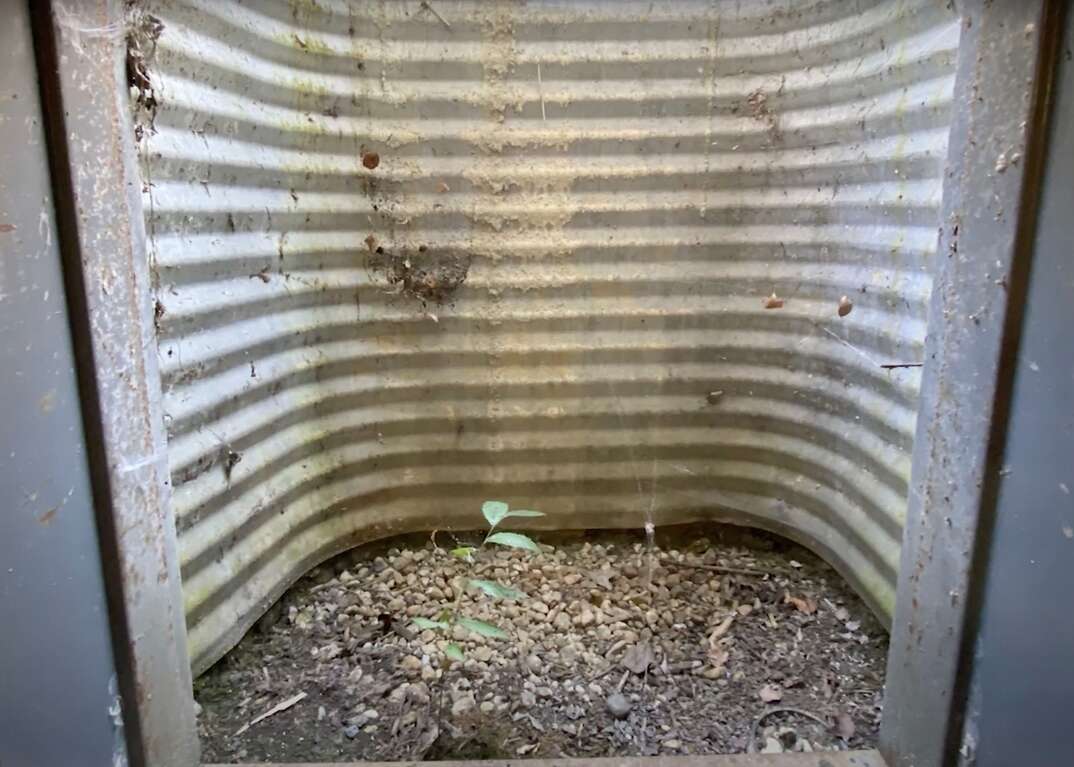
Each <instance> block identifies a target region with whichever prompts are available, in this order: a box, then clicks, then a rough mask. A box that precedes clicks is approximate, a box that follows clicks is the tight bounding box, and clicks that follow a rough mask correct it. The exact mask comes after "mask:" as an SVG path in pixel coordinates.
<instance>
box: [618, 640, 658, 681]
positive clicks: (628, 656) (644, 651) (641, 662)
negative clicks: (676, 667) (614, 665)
mask: <svg viewBox="0 0 1074 767" xmlns="http://www.w3.org/2000/svg"><path fill="white" fill-rule="evenodd" d="M619 663H620V665H622V667H623V668H625V669H628V670H630V671H633V672H634V673H635V674H643V673H645V669H647V668H649V666H651V665H652V663H653V648H652V647H650V646H649V643H648V642H638V643H637V644H636V645H634V646H632V647H630V648H629V649H628V650H627V651H626V652H625V653H623V659H622V660H621V661H619Z"/></svg>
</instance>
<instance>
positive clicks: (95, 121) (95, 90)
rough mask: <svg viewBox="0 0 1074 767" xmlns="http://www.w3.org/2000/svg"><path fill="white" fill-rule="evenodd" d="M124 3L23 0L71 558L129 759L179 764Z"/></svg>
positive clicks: (187, 698)
mask: <svg viewBox="0 0 1074 767" xmlns="http://www.w3.org/2000/svg"><path fill="white" fill-rule="evenodd" d="M125 7H126V3H124V2H122V0H93V1H92V2H91V1H90V0H66V1H60V0H56V1H54V2H51V3H39V4H33V13H34V14H35V21H34V26H35V30H34V32H35V35H34V37H35V46H36V48H37V54H38V72H39V76H40V78H41V90H42V94H43V103H44V108H45V117H46V125H47V133H48V140H49V152H50V156H51V163H52V167H51V169H52V179H53V185H54V195H55V204H56V217H57V222H58V232H59V244H60V249H61V252H62V253H63V259H64V268H65V272H66V274H67V284H68V286H69V290H68V301H69V304H70V307H71V308H70V311H71V324H72V329H73V333H74V341H75V347H76V351H77V353H78V356H79V363H80V364H79V373H80V385H81V395H82V398H83V414H84V420H85V429H86V433H87V443H88V460H89V464H90V469H91V473H92V480H93V491H94V505H95V507H96V512H97V516H98V530H99V537H100V545H101V549H100V552H97V551H93V552H82V553H81V554H80V556H88V557H89V558H90V559H91V560H93V561H100V562H101V566H102V567H103V569H104V577H105V582H106V586H107V587H108V590H109V601H110V605H111V607H112V614H111V626H112V638H113V646H114V648H115V655H116V668H117V671H118V679H119V692H120V694H121V697H122V702H123V708H122V721H123V726H124V728H125V730H126V732H127V738H128V740H127V743H128V754H127V756H128V757H129V759H130V762H131V763H132V764H134V765H153V767H158V766H162V767H167V766H169V765H176V766H177V767H179V766H180V765H182V766H183V767H187V766H188V765H191V764H194V763H196V761H197V741H196V736H195V733H194V720H193V705H192V699H191V686H190V667H189V664H188V658H187V655H186V652H185V630H184V621H183V612H182V601H181V593H180V584H179V568H178V558H177V552H176V537H175V527H174V520H173V518H172V516H171V514H170V505H169V493H168V486H167V482H168V472H167V451H166V441H165V434H164V428H163V415H162V412H161V404H160V389H159V382H160V374H159V371H158V368H157V355H156V349H155V344H154V338H153V320H152V308H151V299H150V293H151V286H150V284H149V269H148V263H147V260H146V253H145V233H144V229H143V215H142V210H141V195H140V192H141V184H140V182H139V179H138V170H137V167H136V154H135V151H134V146H133V143H132V140H131V122H130V111H129V105H128V102H127V93H126V72H125V69H126V58H127V57H126V39H127V35H126V31H127V30H126V26H125V19H124V12H125ZM59 514H60V513H58V514H57V517H59ZM12 619H15V618H14V616H12ZM106 715H107V712H105V711H103V710H102V712H101V716H106ZM115 716H116V717H118V716H119V712H118V711H117V712H115ZM53 721H54V720H53ZM57 726H61V725H60V724H57ZM56 737H58V738H62V737H63V734H62V731H60V732H58V733H57V734H56Z"/></svg>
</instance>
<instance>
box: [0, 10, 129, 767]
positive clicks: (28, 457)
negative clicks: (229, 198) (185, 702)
mask: <svg viewBox="0 0 1074 767" xmlns="http://www.w3.org/2000/svg"><path fill="white" fill-rule="evenodd" d="M5 8H6V9H7V11H8V12H7V13H6V14H5V16H4V23H3V24H2V25H0V168H2V169H3V170H2V171H0V392H2V394H3V398H2V400H0V401H2V402H3V414H2V416H0V503H2V509H0V613H2V615H3V627H2V628H0V764H2V765H4V766H5V767H9V766H10V767H18V765H61V764H101V765H104V764H109V765H111V764H122V763H123V760H124V759H125V758H126V753H127V747H126V741H125V739H124V731H123V728H122V722H121V719H120V716H119V713H120V711H119V706H118V701H119V695H118V691H117V690H116V689H115V668H114V662H113V656H112V642H111V632H110V630H109V621H108V617H109V616H108V602H107V599H106V596H105V587H104V578H103V577H102V573H101V565H100V559H99V557H98V553H97V552H98V538H97V528H96V522H95V520H94V510H93V503H92V499H91V495H90V477H89V466H88V464H87V461H86V443H85V440H84V438H83V431H82V414H81V411H80V407H79V391H78V382H77V380H76V377H75V358H74V350H73V348H72V344H71V335H70V329H69V324H68V312H67V305H66V302H65V291H64V281H63V269H62V268H61V264H60V255H59V248H58V246H57V235H56V220H55V215H54V212H53V204H52V193H51V182H50V179H49V168H48V152H47V147H46V144H45V133H44V128H43V126H42V120H41V106H40V103H39V101H38V93H37V71H36V68H35V66H34V46H33V36H32V34H31V30H30V13H29V8H28V4H27V3H25V2H21V1H20V2H9V3H6V4H5Z"/></svg>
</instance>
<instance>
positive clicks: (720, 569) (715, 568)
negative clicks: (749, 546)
mask: <svg viewBox="0 0 1074 767" xmlns="http://www.w3.org/2000/svg"><path fill="white" fill-rule="evenodd" d="M660 564H662V565H670V566H672V567H693V568H696V569H698V570H710V571H712V572H714V573H724V574H725V575H750V576H753V577H755V578H762V577H764V576H766V575H790V573H788V572H786V571H784V570H751V569H749V568H746V567H725V566H724V565H703V564H695V563H693V562H676V561H675V560H674V559H661V560H660Z"/></svg>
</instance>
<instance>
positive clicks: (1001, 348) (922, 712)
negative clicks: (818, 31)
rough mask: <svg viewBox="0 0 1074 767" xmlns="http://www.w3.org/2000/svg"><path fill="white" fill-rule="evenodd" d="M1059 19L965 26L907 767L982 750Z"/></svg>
mask: <svg viewBox="0 0 1074 767" xmlns="http://www.w3.org/2000/svg"><path fill="white" fill-rule="evenodd" d="M1048 5H1049V4H1047V3H1043V2H1021V3H991V2H984V1H982V2H971V3H967V4H965V7H964V11H963V12H964V13H965V21H964V24H963V26H964V30H963V41H962V48H961V51H960V55H959V64H958V75H957V81H956V86H955V92H956V94H957V96H956V100H955V106H954V115H953V124H952V128H951V152H950V156H949V159H948V169H949V170H948V173H947V180H946V182H945V185H944V211H943V224H942V228H941V234H940V254H941V258H940V267H939V269H938V271H937V275H936V280H937V282H936V289H935V291H934V293H933V298H932V304H931V307H930V314H929V336H928V342H927V344H926V359H927V363H928V364H927V366H926V368H925V379H924V381H923V382H922V389H921V414H920V418H919V421H918V431H917V437H916V441H915V448H914V466H913V474H912V476H913V484H912V492H911V494H910V505H909V514H908V519H907V530H906V538H905V542H904V547H903V552H902V565H901V571H900V578H899V590H898V601H897V608H896V613H895V621H894V626H893V629H892V635H891V651H890V655H889V659H888V671H887V684H886V695H885V702H884V723H883V730H882V747H883V748H882V750H883V751H884V753H885V755H886V756H887V757H888V761H889V762H891V764H892V765H896V766H897V767H926V766H928V767H931V766H932V765H948V764H955V763H956V760H957V759H958V756H957V752H958V750H959V749H960V747H961V746H963V745H966V746H969V745H970V744H962V743H960V742H959V739H960V736H961V734H962V714H963V707H964V700H965V685H966V681H967V680H966V678H965V675H964V673H963V672H964V671H965V670H966V668H967V667H968V665H969V662H970V661H969V659H970V658H971V656H972V654H973V647H972V641H973V629H972V623H973V621H974V620H975V619H976V613H977V610H978V608H979V600H977V599H975V598H974V594H975V592H974V590H975V589H976V588H979V587H980V585H981V584H982V583H983V578H984V575H985V567H986V565H985V560H984V559H980V558H979V557H980V551H981V547H984V549H985V550H987V545H988V539H987V531H988V528H989V526H990V522H989V520H990V518H991V515H992V513H993V509H994V504H995V498H996V488H997V483H998V482H999V481H1000V477H1001V474H1002V472H1003V449H1004V448H1003V445H1004V441H1003V440H1004V428H1005V425H1006V422H1007V408H1008V405H1009V397H1010V382H1011V380H1012V372H1013V369H1014V365H1015V362H1016V360H1015V359H1014V358H1013V356H1012V355H1013V352H1014V350H1015V349H1016V348H1017V339H1018V317H1019V314H1020V312H1021V311H1022V304H1023V300H1024V296H1025V293H1024V290H1025V282H1026V279H1025V278H1026V270H1027V269H1028V265H1029V259H1030V256H1031V238H1032V234H1033V222H1034V212H1035V211H1034V199H1035V190H1036V187H1037V183H1038V181H1037V179H1038V178H1039V172H1040V166H1039V162H1040V159H1041V154H1040V148H1041V146H1042V145H1043V141H1042V137H1043V135H1044V131H1043V130H1042V127H1041V126H1042V124H1043V120H1042V118H1043V111H1042V110H1041V105H1042V104H1043V103H1044V96H1045V94H1046V92H1047V91H1046V86H1047V83H1048V80H1049V78H1048V76H1047V74H1048V72H1050V69H1051V62H1050V61H1049V60H1045V61H1044V65H1043V68H1041V60H1042V58H1044V59H1047V56H1043V57H1042V54H1041V52H1042V50H1043V51H1048V50H1049V49H1050V46H1048V45H1043V46H1042V35H1043V36H1044V39H1045V40H1047V38H1048V35H1049V34H1050V33H1052V32H1054V30H1055V18H1054V16H1053V15H1051V14H1049V13H1045V7H1046V6H1048ZM1051 6H1052V8H1051V10H1052V11H1054V10H1055V9H1056V7H1057V6H1058V4H1051ZM1042 73H1043V75H1044V76H1041V74H1042ZM1067 314H1068V315H1069V310H1068V311H1067ZM1068 330H1069V328H1068ZM1057 353H1058V352H1057ZM1055 375H1059V374H1058V373H1055ZM1054 416H1055V417H1057V418H1058V417H1059V414H1058V413H1056V414H1054ZM1066 459H1067V460H1065V461H1064V466H1066V467H1069V465H1070V460H1069V456H1066ZM982 529H983V531H984V533H985V536H984V538H983V539H982V538H981V537H979V531H981V530H982ZM1057 532H1058V531H1057ZM1000 577H1002V574H1000ZM977 593H979V592H977ZM968 625H969V626H970V627H969V628H967V626H968ZM1025 743H1026V741H1023V742H1022V746H1025ZM970 750H972V749H970ZM1032 750H1033V747H1032V746H1030V752H1032ZM1016 761H1018V762H1021V761H1022V760H1021V759H1018V760H1016ZM966 763H967V764H972V763H973V761H972V759H969V760H968V761H967V762H966ZM1033 763H1041V764H1043V763H1048V762H1035V761H1034V762H1033Z"/></svg>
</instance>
